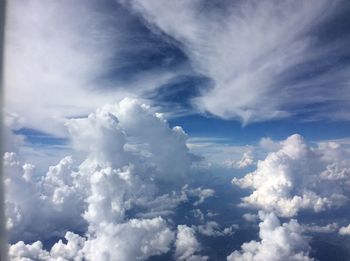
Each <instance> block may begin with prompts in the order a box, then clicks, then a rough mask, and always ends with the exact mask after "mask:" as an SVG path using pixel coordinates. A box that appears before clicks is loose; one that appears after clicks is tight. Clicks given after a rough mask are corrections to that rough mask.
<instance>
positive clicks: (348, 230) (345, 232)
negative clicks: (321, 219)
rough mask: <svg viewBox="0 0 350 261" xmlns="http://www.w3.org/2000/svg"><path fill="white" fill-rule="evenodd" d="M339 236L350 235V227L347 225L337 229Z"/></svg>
mask: <svg viewBox="0 0 350 261" xmlns="http://www.w3.org/2000/svg"><path fill="white" fill-rule="evenodd" d="M339 234H340V235H350V225H348V226H346V227H341V228H340V229H339Z"/></svg>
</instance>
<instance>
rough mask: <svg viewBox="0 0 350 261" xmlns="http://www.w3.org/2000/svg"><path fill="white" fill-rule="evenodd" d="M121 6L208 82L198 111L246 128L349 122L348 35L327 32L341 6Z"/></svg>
mask: <svg viewBox="0 0 350 261" xmlns="http://www.w3.org/2000/svg"><path fill="white" fill-rule="evenodd" d="M123 2H124V3H127V4H126V5H127V6H131V7H132V9H133V10H135V12H137V13H138V14H140V15H141V16H142V17H144V18H145V19H146V20H147V22H148V24H149V26H150V28H153V29H154V30H160V31H162V32H164V33H166V34H167V35H169V36H170V37H172V38H173V39H174V41H175V42H176V43H177V44H178V46H180V47H181V48H182V49H183V50H184V52H185V53H186V54H187V55H188V57H189V58H190V60H191V62H192V64H193V66H194V68H195V69H196V70H197V71H199V72H200V73H202V74H203V75H206V76H207V77H209V78H211V79H212V81H213V86H212V89H210V90H203V91H202V93H201V95H199V96H198V97H196V98H194V99H193V104H194V106H195V107H196V108H197V109H198V110H199V111H202V112H209V113H211V114H214V115H216V116H219V117H222V118H225V119H239V120H241V121H242V122H243V123H244V124H246V123H249V122H256V121H264V120H269V119H276V118H281V117H288V116H290V115H299V116H302V118H304V119H320V118H328V119H329V118H330V119H342V120H344V119H345V120H348V119H349V115H348V114H347V113H345V112H344V111H346V109H348V105H347V104H348V102H347V101H349V99H350V97H349V93H350V92H349V80H350V79H349V71H350V67H349V63H348V62H347V60H346V59H345V58H346V57H348V55H349V53H348V51H346V49H347V48H344V46H346V45H348V44H349V39H350V38H349V37H348V34H349V32H343V33H338V35H337V34H336V33H334V31H335V29H334V28H333V27H332V24H333V23H336V21H335V20H334V19H333V15H334V14H338V16H337V18H338V20H340V21H341V19H346V18H344V17H346V16H345V15H346V12H344V10H349V8H350V7H349V4H348V3H346V2H345V1H333V2H331V3H330V2H329V1H292V2H291V1H235V2H231V1H229V2H227V1H219V2H216V3H215V4H214V3H210V2H208V1H200V0H194V1H173V2H168V1H163V0H152V1H143V0H132V1H123ZM338 23H339V21H338ZM340 23H342V22H340ZM344 50H345V51H344Z"/></svg>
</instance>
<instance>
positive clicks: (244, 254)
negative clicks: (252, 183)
mask: <svg viewBox="0 0 350 261" xmlns="http://www.w3.org/2000/svg"><path fill="white" fill-rule="evenodd" d="M259 216H260V219H261V220H262V221H261V223H260V224H259V228H260V231H259V237H260V241H255V240H253V241H250V242H248V243H244V244H243V245H242V246H241V248H242V249H241V250H239V251H234V252H233V253H232V254H230V255H229V256H228V257H227V260H228V261H248V260H249V261H254V260H256V261H279V260H290V261H292V260H293V261H297V260H299V261H301V260H304V261H306V260H313V259H312V258H310V257H309V256H308V253H309V250H310V247H309V244H308V239H307V238H306V237H304V236H303V235H302V232H303V230H302V227H301V226H300V225H299V224H298V222H297V221H296V220H295V219H292V220H291V221H289V222H288V223H283V224H282V225H281V224H280V221H279V220H278V218H277V217H276V216H275V215H274V214H273V213H270V214H266V213H263V212H259Z"/></svg>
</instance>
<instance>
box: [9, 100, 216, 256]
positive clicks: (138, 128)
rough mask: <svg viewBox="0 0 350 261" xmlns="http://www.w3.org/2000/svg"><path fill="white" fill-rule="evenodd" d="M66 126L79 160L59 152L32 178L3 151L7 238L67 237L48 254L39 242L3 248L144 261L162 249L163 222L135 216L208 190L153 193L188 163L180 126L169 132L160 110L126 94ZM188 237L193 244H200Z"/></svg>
mask: <svg viewBox="0 0 350 261" xmlns="http://www.w3.org/2000/svg"><path fill="white" fill-rule="evenodd" d="M66 125H67V127H68V130H69V132H70V134H71V137H72V142H73V146H74V148H75V149H76V150H77V151H78V153H79V155H80V157H81V155H85V160H84V161H82V162H81V163H77V162H75V160H74V159H73V157H71V156H68V157H65V158H63V159H62V160H61V161H60V162H59V163H58V164H57V165H56V166H52V167H50V168H49V171H48V172H47V174H46V175H45V176H42V177H38V176H35V175H34V173H35V169H34V166H32V165H30V164H22V163H21V162H20V160H19V159H18V157H17V156H16V154H15V153H10V152H9V153H6V154H5V166H6V168H7V169H6V180H5V183H6V187H7V190H8V197H7V202H6V206H7V215H8V222H7V225H8V229H9V231H10V235H11V241H15V242H16V241H18V240H25V241H28V240H30V241H33V240H35V239H41V240H49V239H50V237H53V236H59V237H60V236H62V235H63V234H64V233H65V232H66V234H65V238H66V240H67V242H66V243H63V242H62V241H59V242H58V243H56V244H55V245H54V246H53V247H52V248H51V250H50V251H49V250H46V249H44V248H43V244H42V243H41V242H40V241H37V242H35V243H33V244H27V245H26V244H25V243H24V242H23V241H19V242H17V243H16V244H14V245H12V246H11V247H10V256H11V258H13V259H16V258H23V259H25V258H29V259H33V260H51V259H50V258H53V259H55V258H59V257H61V258H65V259H67V260H71V259H73V258H74V260H82V258H86V259H88V260H144V259H147V258H148V257H150V256H153V255H159V254H162V253H166V252H168V251H169V249H170V247H171V244H172V243H174V240H175V233H174V232H173V231H172V228H171V226H169V223H168V221H167V220H166V219H165V218H164V217H161V216H158V217H153V218H137V217H136V216H139V215H140V214H142V213H143V214H144V215H146V213H147V212H149V211H150V209H148V208H149V207H150V206H151V207H152V205H154V204H157V207H158V209H161V210H167V208H173V207H175V206H176V205H177V204H179V203H181V202H183V201H186V200H188V197H187V196H186V194H188V195H189V196H192V197H193V196H195V197H198V200H197V202H198V203H196V204H200V203H199V202H203V201H204V200H205V198H206V197H209V196H211V195H213V191H212V190H205V189H189V188H188V187H184V188H182V189H181V192H180V193H172V194H171V195H168V194H163V195H162V194H160V193H161V192H160V190H159V189H158V187H157V182H163V183H164V182H168V181H173V180H174V178H177V179H180V180H181V178H183V177H184V176H185V175H186V174H188V170H189V168H190V164H191V155H190V154H189V152H188V149H187V147H186V143H185V142H186V134H185V133H184V131H183V130H182V129H181V127H174V128H173V129H170V128H169V127H168V124H167V122H166V121H165V120H164V119H163V118H162V117H161V115H159V114H155V113H153V112H152V110H151V108H150V107H148V106H146V105H144V104H140V103H139V102H138V101H137V100H133V99H124V100H123V101H122V102H120V104H115V105H106V106H104V107H102V108H100V109H97V111H96V112H95V113H92V114H90V115H89V116H88V117H87V118H80V119H71V120H68V121H67V124H66ZM180 188H181V187H180ZM208 193H209V194H210V195H209V194H208ZM160 199H161V200H160ZM152 202H155V203H154V204H153V203H152ZM33 206H35V208H33ZM133 211H134V213H135V212H136V213H139V215H137V214H132V213H133ZM140 211H141V212H140ZM164 212H165V213H167V211H164ZM69 230H71V231H75V232H76V233H79V235H78V234H76V233H73V232H69ZM185 230H186V229H185ZM186 231H187V230H186ZM186 231H182V227H181V226H180V227H179V232H178V239H177V241H176V242H182V241H183V238H185V237H186V238H187V235H189V236H190V237H192V232H191V231H189V232H186ZM183 234H184V236H182V235H183ZM191 240H192V239H191ZM193 240H194V241H193ZM193 240H192V241H193V242H194V243H195V245H194V246H193V247H199V243H198V242H197V241H196V240H195V239H193ZM192 241H191V242H192ZM181 244H183V243H176V245H179V247H180V248H179V247H178V249H180V250H177V252H176V253H178V252H179V251H180V252H182V250H181V249H182V247H181V246H180V245H181ZM190 248H191V247H190ZM189 251H190V253H192V254H193V253H194V252H195V251H194V250H193V251H192V250H189ZM187 252H188V251H187ZM187 252H186V253H187ZM176 255H177V256H178V255H179V258H180V259H181V260H184V259H186V260H187V259H188V258H190V256H189V255H187V254H185V257H183V258H182V256H183V255H184V254H176ZM180 256H181V257H180ZM188 260H192V259H188Z"/></svg>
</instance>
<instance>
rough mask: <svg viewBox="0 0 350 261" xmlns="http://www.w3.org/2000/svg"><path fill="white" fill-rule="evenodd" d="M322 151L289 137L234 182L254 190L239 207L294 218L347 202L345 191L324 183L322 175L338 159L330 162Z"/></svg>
mask: <svg viewBox="0 0 350 261" xmlns="http://www.w3.org/2000/svg"><path fill="white" fill-rule="evenodd" d="M335 149H338V148H335ZM323 152H324V150H323V149H322V148H320V147H319V148H315V149H313V148H311V147H309V146H308V145H307V144H306V142H305V141H304V139H303V138H302V137H301V136H300V135H292V136H290V137H288V138H287V139H286V140H285V141H283V142H281V148H280V149H279V150H278V151H276V152H271V153H269V154H268V156H267V157H266V159H265V160H263V161H259V162H258V164H257V169H256V170H255V171H254V172H252V173H249V174H247V175H246V176H244V177H243V178H241V179H238V178H234V179H233V181H232V182H233V183H234V184H236V185H238V186H240V187H242V188H252V189H253V192H252V194H251V195H249V196H247V197H244V198H243V199H242V200H243V203H242V205H245V206H253V207H257V208H261V209H264V210H266V211H275V212H276V214H277V215H279V216H285V217H291V216H294V215H296V214H297V213H298V211H299V210H300V209H312V210H314V211H316V212H319V211H322V210H325V209H329V208H331V207H337V206H341V205H343V204H344V203H345V202H347V200H348V193H349V191H348V188H347V187H346V186H339V184H338V183H337V182H328V181H325V180H324V176H325V174H324V172H323V171H324V170H325V169H326V168H327V166H328V165H329V164H332V163H334V164H336V163H337V161H339V158H338V159H337V158H331V160H332V162H329V160H330V159H328V160H327V159H326V158H325V154H324V153H323ZM327 153H329V152H327ZM343 156H344V155H342V157H343ZM328 168H329V167H328Z"/></svg>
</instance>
